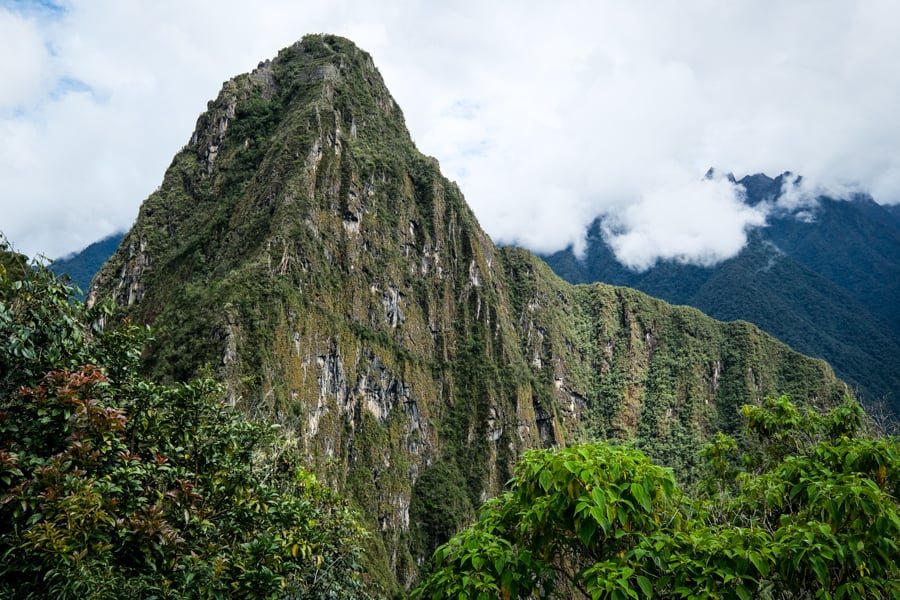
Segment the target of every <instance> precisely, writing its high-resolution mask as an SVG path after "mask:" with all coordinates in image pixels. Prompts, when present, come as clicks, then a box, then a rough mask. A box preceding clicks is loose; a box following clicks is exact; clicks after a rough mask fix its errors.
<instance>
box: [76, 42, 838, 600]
mask: <svg viewBox="0 0 900 600" xmlns="http://www.w3.org/2000/svg"><path fill="white" fill-rule="evenodd" d="M103 296H112V297H114V298H115V299H116V301H117V302H118V304H119V305H120V306H122V311H123V313H124V314H126V315H128V316H129V317H131V318H132V319H136V320H138V321H140V322H146V323H149V324H152V325H153V326H154V328H155V329H156V332H157V333H156V341H155V343H154V344H153V346H152V347H151V348H150V349H149V351H148V368H149V369H152V370H153V371H154V372H155V373H156V374H157V375H159V376H163V377H170V378H175V379H182V378H186V377H189V376H191V375H193V374H194V373H196V372H197V371H198V369H200V368H202V367H203V365H209V366H210V367H211V368H212V369H213V370H214V372H216V373H217V374H218V376H219V377H220V378H221V379H222V381H223V382H224V383H225V386H226V388H227V394H228V398H229V400H230V401H231V402H233V403H234V404H236V405H238V406H241V407H243V408H244V409H245V410H247V411H249V412H250V413H252V414H255V415H258V416H261V417H264V418H267V419H271V420H275V421H277V422H280V423H281V424H282V425H283V429H284V430H285V431H288V432H291V433H292V435H294V436H295V438H296V443H297V447H298V448H299V449H300V451H302V452H303V453H304V455H305V456H307V458H308V462H309V464H310V466H311V467H312V468H313V469H315V471H316V472H317V473H318V474H319V475H320V476H321V477H322V479H323V480H325V481H327V482H328V483H329V484H331V485H333V486H335V487H337V488H338V489H340V490H342V491H344V492H345V493H346V494H348V495H349V496H350V497H352V498H354V500H355V502H356V503H357V504H358V505H359V506H360V508H361V509H362V510H363V512H364V514H365V516H366V519H367V521H368V524H369V526H370V527H371V529H372V530H373V531H377V532H378V533H379V534H380V536H378V537H377V538H376V542H373V545H374V548H373V550H372V558H371V560H372V561H373V563H374V564H375V565H376V566H375V567H373V568H374V569H375V571H380V572H382V573H383V574H384V581H382V585H384V586H385V587H386V588H389V587H390V586H391V585H393V582H394V581H395V580H394V579H393V577H394V576H396V578H397V580H399V581H400V582H401V583H404V584H408V583H409V582H411V581H412V580H414V579H415V578H416V576H417V572H418V569H419V566H420V565H421V564H422V561H423V560H424V558H425V557H426V556H428V555H429V554H430V551H431V549H432V548H433V547H434V546H435V544H437V543H439V542H441V541H443V540H445V539H446V538H447V537H448V536H449V535H450V533H452V532H453V531H454V530H455V529H456V528H457V527H459V526H460V525H461V524H462V523H463V522H465V521H466V519H468V518H470V517H471V516H472V515H473V514H474V513H475V510H476V508H477V506H478V505H479V504H480V503H481V502H482V501H483V500H484V499H485V498H487V497H489V496H491V495H493V494H495V493H497V492H498V491H499V490H500V489H501V488H502V486H503V484H504V482H505V481H507V480H508V478H509V474H510V468H511V465H512V464H513V462H514V461H515V459H516V457H517V456H518V455H519V454H520V453H521V452H522V451H523V450H525V449H527V448H530V447H539V446H551V445H560V444H566V443H568V442H570V441H572V440H577V439H584V438H591V437H616V438H637V439H638V440H641V444H642V446H643V447H644V448H646V449H647V450H648V451H649V452H650V453H651V454H652V455H654V456H657V457H658V458H660V459H664V460H667V461H669V462H670V463H671V464H673V466H675V467H676V468H678V469H679V472H680V473H681V474H682V476H683V477H685V478H690V477H691V469H692V468H693V466H692V465H693V456H694V452H695V449H696V447H698V445H699V444H700V443H701V442H702V441H703V440H704V439H706V438H707V437H708V436H709V435H710V434H711V433H713V432H715V431H717V430H720V429H730V428H733V427H734V426H735V424H736V423H737V422H738V415H737V410H738V407H739V406H740V405H741V404H743V403H745V402H755V401H758V400H759V398H760V396H762V395H765V394H774V393H782V392H787V393H791V394H793V395H794V396H795V397H796V398H797V399H798V400H799V401H805V402H810V403H813V404H816V405H828V404H830V403H832V402H834V401H835V400H836V399H838V397H840V396H841V394H843V392H844V390H845V387H844V386H843V384H841V383H840V382H839V381H837V380H836V379H835V378H834V375H833V374H832V372H831V370H830V369H829V367H828V366H827V365H826V364H825V363H823V362H821V361H816V360H812V359H809V358H806V357H803V356H801V355H799V354H797V353H795V352H793V351H791V350H790V349H789V348H787V347H786V346H784V345H783V344H781V343H779V342H777V341H775V340H773V339H772V338H769V337H768V336H766V335H764V334H762V333H761V332H760V331H759V330H757V329H756V328H754V327H752V326H750V325H748V324H746V323H732V324H723V323H718V322H715V321H713V320H712V319H709V318H708V317H705V316H704V315H702V314H701V313H699V312H698V311H695V310H693V309H688V308H684V307H681V308H678V307H672V306H669V305H667V304H665V303H663V302H661V301H657V300H654V299H651V298H649V297H647V296H645V295H643V294H641V293H639V292H635V291H633V290H627V289H622V288H613V287H610V286H602V285H596V286H590V287H587V286H579V287H575V286H571V285H569V284H566V283H564V282H563V281H562V280H560V279H558V278H557V277H555V276H554V275H552V273H551V272H550V271H549V269H548V268H547V267H546V265H544V264H543V263H541V262H540V261H539V260H538V259H537V258H536V257H534V256H533V255H531V254H530V253H528V252H526V251H524V250H519V249H512V248H505V249H500V248H497V247H495V246H494V244H493V243H492V242H491V240H490V238H489V237H488V236H487V235H486V234H485V233H484V232H483V231H482V229H481V228H480V227H479V225H478V222H477V220H476V218H475V216H474V215H473V213H472V211H471V210H470V209H469V207H468V206H467V205H466V203H465V200H464V199H463V197H462V193H461V192H460V190H459V189H458V187H457V186H456V185H455V184H453V183H452V182H450V181H448V180H447V179H446V178H445V177H444V176H443V175H442V174H441V173H440V169H439V167H438V164H437V161H436V160H434V159H432V158H428V157H426V156H423V155H422V154H420V153H419V152H418V151H417V150H416V148H415V146H414V145H413V143H412V140H411V138H410V136H409V133H408V131H407V130H406V128H405V125H404V122H403V117H402V113H401V112H400V110H399V108H398V107H397V106H396V104H395V103H394V101H393V99H392V98H391V96H390V94H389V93H388V91H387V89H386V88H385V87H384V84H383V82H382V80H381V77H380V76H379V75H378V71H377V70H376V69H375V67H374V65H373V63H372V61H371V58H370V57H369V55H368V54H366V53H364V52H362V51H361V50H359V49H357V48H356V47H355V46H354V45H353V44H352V43H350V42H348V41H347V40H343V39H341V38H337V37H334V36H327V35H326V36H307V37H305V38H304V39H303V40H302V41H301V42H299V43H298V44H295V45H293V46H291V47H290V48H287V49H285V50H283V51H282V52H280V53H279V54H278V56H277V57H276V58H275V59H274V60H272V61H269V62H264V63H261V64H260V66H259V67H258V68H257V69H256V70H255V71H253V72H252V73H250V74H246V75H240V76H238V77H235V78H234V79H232V80H230V81H228V82H226V84H225V85H224V87H223V89H222V91H221V93H220V94H219V96H218V97H217V98H216V100H214V101H213V102H211V103H210V105H209V109H208V110H207V111H206V112H205V113H204V114H203V115H202V116H201V117H200V118H199V119H198V122H197V127H196V130H195V132H194V134H193V135H192V136H191V141H190V143H189V144H188V145H187V146H186V147H185V148H183V149H182V150H181V151H180V152H179V153H178V154H177V155H176V156H175V158H174V160H173V162H172V164H171V166H170V167H169V169H168V170H167V171H166V174H165V177H164V179H163V183H162V185H161V186H160V188H159V190H157V191H156V192H154V193H153V194H152V195H151V196H150V197H149V198H147V200H146V201H145V202H144V203H143V205H142V207H141V210H140V213H139V215H138V218H137V220H136V222H135V224H134V227H133V228H132V229H131V231H130V232H129V233H128V234H127V236H126V237H125V239H124V240H123V242H122V245H121V246H120V247H119V249H118V251H117V252H116V254H115V255H114V256H113V257H112V258H111V259H110V261H109V262H108V263H107V264H106V266H105V267H104V268H103V270H102V271H101V272H100V273H99V274H98V277H97V279H96V281H95V285H94V286H93V288H92V290H91V298H92V299H96V298H99V297H103ZM390 574H393V575H390Z"/></svg>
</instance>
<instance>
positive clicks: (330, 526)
mask: <svg viewBox="0 0 900 600" xmlns="http://www.w3.org/2000/svg"><path fill="white" fill-rule="evenodd" d="M0 242H2V240H0ZM0 257H2V259H3V260H2V261H0V365H2V370H0V596H2V597H5V598H6V597H8V598H48V597H52V598H123V597H128V596H129V595H130V596H131V597H135V598H168V597H172V598H191V597H198V598H232V597H253V598H259V597H291V598H358V597H363V596H365V594H364V591H363V585H362V582H361V576H360V573H361V567H360V562H359V561H360V554H361V541H362V538H363V536H364V535H365V534H364V531H363V529H362V528H361V527H360V525H359V524H358V523H357V521H356V517H355V515H354V513H353V512H352V511H351V510H350V509H349V508H348V507H347V506H346V505H345V503H344V502H342V501H341V500H339V499H338V498H337V497H336V496H335V495H334V494H333V493H332V492H330V491H329V490H328V489H326V488H325V487H323V486H322V485H320V484H319V483H317V481H316V480H315V478H314V477H313V476H312V475H311V474H310V473H308V472H307V471H305V470H304V469H303V468H302V467H300V465H299V463H298V461H297V452H296V451H295V448H294V445H295V444H292V443H291V440H290V439H289V438H288V437H287V436H285V435H283V434H281V433H280V432H279V431H278V430H277V429H276V428H274V427H273V426H270V425H264V424H261V423H257V422H251V421H249V420H247V418H245V417H243V416H241V415H240V414H239V413H237V412H236V411H234V410H233V409H231V408H230V407H228V406H225V405H224V404H223V402H222V400H221V398H222V397H223V394H222V392H221V390H220V389H219V387H218V386H217V385H216V384H215V383H214V382H212V381H211V380H210V379H201V380H197V381H193V382H189V383H181V384H174V385H162V384H160V383H157V382H154V381H149V380H147V379H146V378H144V377H142V376H141V375H140V374H139V369H138V366H139V364H138V363H139V359H140V349H141V344H142V341H143V340H144V339H145V337H146V336H147V335H148V332H147V331H146V330H144V329H142V328H140V327H137V326H134V325H129V324H127V323H126V324H124V325H123V326H121V327H117V328H111V329H103V328H101V327H99V326H98V324H99V323H102V322H103V320H104V319H108V317H109V316H110V313H109V309H108V308H106V307H98V308H94V309H91V310H88V309H87V308H86V307H85V306H84V305H83V304H81V303H80V302H73V301H71V300H70V293H71V289H70V288H69V287H68V286H67V285H66V284H65V283H64V282H61V281H60V280H58V279H57V278H56V277H55V276H54V275H53V274H52V273H50V272H49V271H48V270H47V269H46V268H44V267H43V266H41V265H29V264H27V262H26V261H25V258H24V257H22V256H19V255H15V254H13V253H11V252H9V251H8V247H7V246H6V245H5V243H0Z"/></svg>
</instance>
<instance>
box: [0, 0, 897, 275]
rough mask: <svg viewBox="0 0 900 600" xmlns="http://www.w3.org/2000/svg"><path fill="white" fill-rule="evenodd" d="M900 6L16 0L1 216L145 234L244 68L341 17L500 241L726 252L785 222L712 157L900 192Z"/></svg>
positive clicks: (1, 116) (11, 8)
mask: <svg viewBox="0 0 900 600" xmlns="http://www.w3.org/2000/svg"><path fill="white" fill-rule="evenodd" d="M898 7H900V3H897V2H895V1H893V0H884V1H878V0H860V1H858V2H853V1H849V0H848V1H840V2H838V1H833V2H831V1H827V0H809V1H803V0H797V1H793V2H784V1H771V2H767V1H760V0H747V1H739V0H736V1H730V2H721V1H719V0H696V1H694V0H691V1H679V2H675V1H664V0H659V1H653V2H650V1H640V0H638V1H635V0H629V1H627V2H626V1H624V0H623V1H620V2H612V1H609V2H599V1H589V2H577V1H573V2H560V3H556V2H547V1H546V0H544V1H541V2H528V1H524V0H519V1H514V2H512V1H511V2H502V1H493V2H485V1H484V0H475V1H471V2H470V1H454V2H440V3H438V2H430V1H425V0H423V1H415V0H405V1H394V2H388V1H383V2H377V1H375V0H368V1H359V2H355V1H349V0H348V1H340V0H337V1H335V0H329V1H324V0H320V1H316V2H311V1H302V2H300V1H276V0H255V1H254V2H228V1H224V0H177V1H176V0H171V1H167V0H154V1H150V0H147V1H140V2H139V1H128V0H71V1H70V0H64V1H60V2H55V1H50V0H44V1H36V2H21V1H15V0H0V40H3V42H2V44H3V52H2V53H0V231H3V232H4V233H5V234H6V235H7V237H8V238H9V239H10V240H11V241H12V242H13V243H14V245H15V246H16V247H17V248H18V249H19V250H20V251H23V252H26V253H29V254H34V253H37V252H42V253H44V254H46V255H48V256H51V257H53V256H60V255H63V254H66V253H68V252H71V251H74V250H78V249H80V248H81V247H83V246H85V245H87V244H88V243H90V242H92V241H94V240H96V239H98V238H100V237H102V236H104V235H106V234H109V233H112V232H114V231H117V230H123V229H127V228H128V227H129V226H130V225H131V223H132V222H133V220H134V218H135V216H136V215H137V209H138V206H139V205H140V202H141V201H142V200H143V199H144V198H145V197H146V196H147V195H148V194H149V193H150V192H151V191H152V190H153V189H155V188H156V186H158V185H159V183H160V181H161V179H162V174H163V171H164V170H165V168H166V166H167V165H168V164H169V162H170V161H171V158H172V156H173V155H174V153H175V152H176V151H177V150H178V149H179V148H181V147H182V146H183V145H184V144H185V143H186V142H187V141H188V138H189V137H190V134H191V131H192V129H193V126H194V123H195V121H196V118H197V116H198V114H199V113H200V112H201V111H202V110H204V108H205V106H206V102H207V100H209V99H211V98H213V97H215V96H216V94H217V92H218V90H219V88H220V86H221V84H222V82H223V81H225V80H226V79H228V78H230V77H231V76H233V75H235V74H237V73H241V72H246V71H248V70H251V69H252V68H253V67H254V66H255V65H256V64H257V63H258V62H259V61H260V60H262V59H265V58H269V57H272V56H274V55H275V54H276V52H277V50H278V49H280V48H282V47H284V46H287V45H289V44H291V43H292V42H294V41H296V40H297V39H299V38H300V37H302V36H303V35H304V34H305V33H311V32H312V33H316V32H331V33H336V34H340V35H344V36H347V37H349V38H351V39H353V40H354V41H355V42H356V43H357V44H358V45H359V46H361V47H363V48H364V49H366V50H368V51H369V52H370V53H371V54H372V55H373V57H374V59H375V62H376V64H377V65H378V67H379V69H380V70H381V72H382V74H383V75H384V78H385V80H386V82H387V84H388V87H389V88H390V89H391V90H392V93H393V94H394V97H395V98H396V99H397V101H398V102H399V104H400V106H401V107H402V108H403V110H404V113H405V115H406V118H407V123H408V125H409V128H410V130H411V132H412V135H413V138H414V139H415V140H416V143H417V145H418V146H419V148H420V149H421V150H422V151H423V152H425V153H427V154H430V155H433V156H435V157H437V158H438V159H439V160H440V162H441V165H442V168H443V170H444V172H445V174H447V175H448V176H449V177H450V178H452V179H455V180H456V181H457V182H458V183H459V184H460V187H461V188H462V189H463V191H464V192H465V194H466V197H467V199H468V201H469V202H470V204H471V205H472V207H473V209H474V210H475V213H476V214H477V216H478V218H479V220H480V221H481V223H482V225H483V226H484V227H485V229H486V230H487V231H488V232H489V233H490V234H491V235H492V236H493V237H494V239H495V240H498V241H501V242H508V243H519V244H522V245H525V246H528V247H530V248H533V249H536V250H539V251H550V250H555V249H559V248H563V247H565V246H567V245H570V244H572V245H574V246H575V247H576V249H577V248H578V247H579V246H580V244H582V243H583V237H584V231H585V227H586V225H587V224H588V223H589V222H590V221H591V220H592V219H593V218H594V217H596V216H598V215H606V216H607V217H608V222H609V223H610V224H612V225H613V227H610V230H609V241H610V243H611V244H612V246H613V248H614V249H615V251H616V253H617V255H618V257H619V259H620V260H622V261H623V262H624V263H625V264H628V265H631V266H633V267H635V268H645V267H647V266H648V265H651V264H652V263H653V262H654V261H656V260H658V259H675V260H682V261H692V262H697V263H711V262H715V261H717V260H721V259H723V258H726V257H728V256H731V255H733V254H734V253H736V252H737V251H738V250H739V249H740V248H741V246H742V245H743V244H744V241H745V233H746V231H747V230H748V228H752V227H757V226H762V225H764V223H765V217H766V215H765V214H764V212H763V211H762V210H754V209H749V208H747V207H745V206H743V205H742V204H741V203H740V200H739V192H740V190H738V189H737V188H735V186H733V185H731V184H730V183H729V182H728V181H727V180H724V179H714V180H711V181H707V180H704V179H703V178H702V176H703V174H704V173H705V172H706V170H707V168H709V167H710V166H715V167H717V168H718V169H719V170H721V171H723V172H727V171H733V172H734V173H735V174H736V175H737V176H738V177H740V176H742V175H745V174H749V173H755V172H766V173H769V174H771V175H776V174H778V173H780V172H782V171H785V170H791V171H794V172H798V173H802V174H804V176H805V180H804V181H806V182H807V183H808V184H809V189H810V190H821V189H827V190H846V189H861V190H864V191H868V192H870V193H872V194H873V196H874V197H875V198H876V200H878V201H879V202H882V203H897V202H900V66H898V64H897V60H898V59H897V57H900V35H898V33H897V32H898V31H900V8H898Z"/></svg>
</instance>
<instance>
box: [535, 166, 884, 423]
mask: <svg viewBox="0 0 900 600" xmlns="http://www.w3.org/2000/svg"><path fill="white" fill-rule="evenodd" d="M740 183H741V184H742V185H743V186H744V187H745V188H746V190H747V202H748V203H752V204H755V203H757V202H761V201H771V200H772V199H774V198H776V197H777V196H778V195H779V194H780V193H781V186H782V179H781V178H780V177H779V178H775V179H772V178H769V177H766V176H765V175H761V174H758V175H753V176H748V177H745V178H743V179H741V180H740ZM892 210H893V209H892V208H890V207H883V206H880V205H878V204H876V203H875V202H873V201H872V200H871V199H870V198H868V197H864V196H862V197H856V198H854V199H852V200H848V201H843V200H833V199H830V198H824V197H822V198H819V199H818V201H817V205H816V206H815V208H814V209H813V210H812V213H811V214H812V217H813V218H812V219H798V218H796V217H795V216H794V215H791V214H780V215H776V216H773V217H770V220H769V224H768V226H767V227H765V228H761V229H758V230H755V231H753V232H752V233H751V236H750V241H749V243H748V245H747V246H746V247H745V248H744V249H743V250H742V251H741V253H740V254H738V255H737V256H735V257H734V258H731V259H729V260H726V261H724V262H722V263H719V264H718V265H715V266H714V267H709V268H706V267H699V266H694V265H684V264H679V263H675V262H661V263H658V264H657V265H656V266H654V267H652V268H651V269H649V270H647V271H645V272H640V273H639V272H635V271H631V270H629V269H626V268H625V267H623V266H622V265H621V264H619V263H618V262H617V261H616V259H615V256H614V255H613V253H612V251H611V250H610V248H609V246H607V244H606V243H605V241H604V240H603V236H602V234H601V223H599V222H595V223H594V224H593V226H592V227H591V229H590V231H589V235H588V245H587V251H586V254H585V256H584V257H583V258H581V259H578V258H576V257H575V256H574V254H573V253H572V252H571V251H570V250H566V251H561V252H557V253H555V254H553V255H550V256H545V257H544V258H545V260H546V261H547V262H548V263H549V264H550V266H551V267H552V268H553V269H554V270H555V271H556V272H557V273H558V274H559V275H560V276H562V277H564V278H565V279H567V280H569V281H572V282H576V283H580V282H590V281H602V282H606V283H611V284H616V285H627V286H630V287H635V288H637V289H640V290H642V291H645V292H647V293H648V294H651V295H653V296H658V297H660V298H663V299H665V300H668V301H669V302H673V303H676V304H687V305H691V306H696V307H697V308H700V309H701V310H703V311H704V312H706V313H708V314H710V315H712V316H714V317H716V318H718V319H723V320H734V319H743V320H747V321H750V322H752V323H755V324H756V325H759V326H760V327H761V328H763V329H764V330H765V331H767V332H769V333H771V334H772V335H774V336H776V337H778V338H779V339H782V340H784V341H785V342H787V343H788V344H790V345H791V346H792V347H794V348H797V349H798V350H800V351H801V352H804V353H807V354H810V355H813V356H819V357H822V358H824V359H826V360H827V361H828V362H829V363H831V364H832V365H833V366H834V368H835V370H836V371H837V372H838V374H839V375H840V376H841V377H843V378H845V379H846V380H847V381H849V382H851V383H852V384H853V385H854V386H855V387H857V388H858V389H859V390H860V392H861V393H862V395H863V397H864V398H865V400H866V401H867V402H874V403H878V402H880V401H882V400H887V402H888V403H889V404H890V405H891V406H893V410H894V411H895V412H898V409H900V404H898V401H900V301H898V298H900V227H898V225H897V221H896V219H895V216H894V214H895V212H896V211H894V212H893V213H892Z"/></svg>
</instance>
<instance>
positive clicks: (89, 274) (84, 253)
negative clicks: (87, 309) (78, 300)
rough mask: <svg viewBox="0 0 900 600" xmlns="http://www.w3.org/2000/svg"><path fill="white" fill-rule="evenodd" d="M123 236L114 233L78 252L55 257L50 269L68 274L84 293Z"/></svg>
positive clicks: (59, 273)
mask: <svg viewBox="0 0 900 600" xmlns="http://www.w3.org/2000/svg"><path fill="white" fill-rule="evenodd" d="M123 237H125V234H124V233H114V234H112V235H109V236H107V237H105V238H103V239H102V240H98V241H96V242H94V243H93V244H90V245H89V246H87V247H86V248H83V249H82V250H79V251H78V252H73V253H72V254H69V255H68V256H64V257H62V258H57V259H56V260H54V261H53V263H51V264H50V270H51V271H53V272H54V273H56V274H57V275H68V276H69V278H70V279H71V280H72V283H73V284H74V285H76V286H78V289H80V290H82V292H83V293H84V294H86V293H87V290H88V288H90V287H91V281H93V279H94V275H96V274H97V271H99V270H100V267H102V266H103V263H105V262H106V261H107V260H109V257H110V256H112V254H113V252H115V251H116V248H118V247H119V243H121V241H122V238H123ZM82 299H83V298H82Z"/></svg>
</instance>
